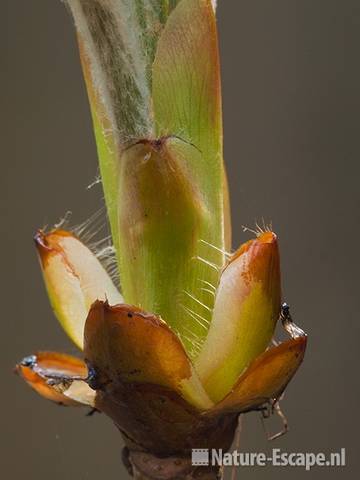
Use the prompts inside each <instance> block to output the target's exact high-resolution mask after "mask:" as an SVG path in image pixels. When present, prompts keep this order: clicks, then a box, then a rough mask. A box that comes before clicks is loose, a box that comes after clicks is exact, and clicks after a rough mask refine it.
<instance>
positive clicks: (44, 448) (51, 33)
mask: <svg viewBox="0 0 360 480" xmlns="http://www.w3.org/2000/svg"><path fill="white" fill-rule="evenodd" d="M219 4H220V5H219V9H218V23H219V32H220V42H221V51H222V69H223V92H224V93H223V96H224V120H225V153H226V162H227V166H228V170H229V177H230V184H231V195H232V205H233V223H234V246H236V245H238V244H239V242H241V241H243V240H245V239H247V238H248V235H247V234H244V233H243V232H242V228H241V226H242V225H247V226H253V225H254V222H255V220H256V219H258V220H259V219H261V218H262V217H264V218H265V220H266V221H270V220H272V222H273V225H274V228H275V229H276V231H277V232H278V234H279V237H280V242H281V253H282V270H283V285H284V296H285V298H286V300H287V301H288V302H289V303H290V304H291V306H292V312H293V314H294V316H295V318H296V321H297V322H298V323H299V324H300V325H301V326H302V327H303V328H304V329H305V330H306V331H307V332H308V334H309V348H308V352H307V355H306V359H305V363H304V364H303V367H302V368H301V370H300V372H299V373H298V375H297V377H296V378H295V380H294V381H293V382H292V383H291V385H290V387H289V388H288V390H287V393H286V398H285V400H284V402H283V404H282V405H283V409H284V411H285V412H286V415H287V417H288V420H289V423H290V428H291V430H290V432H289V433H288V435H286V436H285V437H283V438H281V439H280V440H278V441H276V442H274V443H268V442H267V441H266V438H265V435H264V433H263V430H262V427H261V424H260V420H259V416H258V414H255V413H252V414H248V415H247V416H246V419H245V424H244V431H243V438H242V444H241V448H242V449H243V450H244V451H265V452H268V451H269V450H270V449H271V448H272V447H280V448H282V449H284V450H286V451H289V452H291V451H299V452H304V451H314V452H325V453H327V452H330V451H336V450H339V449H340V448H341V447H346V449H347V462H348V465H347V467H346V468H344V469H341V470H339V469H327V468H314V470H313V471H312V473H311V474H310V475H311V478H315V479H325V478H326V479H332V478H334V479H335V478H342V479H353V478H355V477H357V473H358V471H359V461H358V457H357V456H356V455H358V453H357V451H358V446H359V434H358V428H359V421H358V408H357V407H358V400H359V371H358V367H359V347H358V345H359V308H358V303H357V300H358V298H359V293H358V292H359V273H358V269H359V266H360V265H359V247H358V243H359V233H360V232H359V195H358V193H359V172H360V169H359V154H360V144H359V142H360V140H359V137H360V135H359V121H360V118H359V117H360V65H359V47H360V28H359V27H360V3H359V2H358V0H345V1H340V0H239V1H236V2H235V1H233V2H229V1H225V0H220V2H219ZM0 32H1V33H0V34H1V36H4V38H3V39H2V41H1V43H0V45H1V78H0V82H1V96H2V99H1V122H2V123H3V125H2V128H1V137H2V139H1V145H2V148H1V165H2V168H1V176H0V179H1V197H2V198H1V209H2V214H1V222H2V228H1V230H2V233H1V242H2V245H1V251H2V261H1V283H2V287H1V291H2V293H3V296H2V299H3V300H2V334H1V339H2V346H1V357H2V358H1V368H2V374H1V382H2V383H1V398H2V400H1V417H2V419H1V442H2V447H1V449H0V452H1V456H2V460H1V465H0V471H1V478H4V479H15V480H20V479H23V478H27V479H35V478H36V479H40V480H41V479H49V478H51V479H52V480H60V479H61V480H62V479H63V478H68V479H70V480H72V479H77V480H78V479H84V480H85V479H87V480H93V479H98V478H106V479H107V480H112V479H113V480H115V479H119V478H124V479H125V478H126V474H125V472H124V470H123V468H122V466H121V459H120V452H121V439H120V435H119V434H118V432H117V431H116V429H115V428H114V427H113V426H112V425H111V423H110V421H109V420H108V419H106V418H105V417H103V416H101V415H94V416H93V417H91V418H87V417H85V413H84V411H83V410H80V409H79V410H76V409H73V410H71V409H65V408H60V407H57V406H55V405H52V404H50V403H49V402H46V401H44V400H42V399H40V398H39V397H38V396H37V395H36V394H35V393H33V392H32V391H31V390H30V389H29V388H27V387H26V386H25V385H24V384H23V382H22V381H20V380H19V379H17V378H16V377H15V376H14V375H12V373H11V370H12V366H13V365H14V363H15V362H16V361H17V360H19V359H20V358H21V357H23V356H24V355H26V354H28V353H31V352H33V351H36V349H54V350H60V351H67V352H73V353H75V349H74V347H73V346H72V345H71V344H70V342H69V341H68V340H67V338H66V337H65V335H64V334H63V333H62V331H61V329H60V327H59V326H58V324H57V322H56V320H55V319H54V316H53V314H52V312H51V310H50V307H49V304H48V302H47V298H46V295H45V291H44V288H43V284H42V280H41V276H40V271H39V268H38V264H37V259H36V257H35V252H34V248H33V244H32V234H33V232H34V230H35V229H36V228H37V227H39V226H42V225H44V224H52V223H54V222H56V221H57V220H58V219H59V217H61V216H62V215H63V214H64V213H65V212H66V211H67V210H72V211H73V217H72V221H73V222H74V223H77V222H80V221H82V220H84V219H86V218H87V217H89V216H90V214H92V213H93V212H94V211H96V210H97V209H98V208H99V207H100V206H101V187H100V186H96V187H94V188H93V189H91V190H86V186H87V185H88V184H89V183H91V182H92V180H93V179H94V177H95V175H96V172H97V164H96V153H95V144H94V140H93V135H92V131H91V124H90V116H89V109H88V104H87V98H86V94H85V90H84V85H83V80H82V76H81V71H80V66H79V61H78V54H77V47H76V43H75V38H74V31H73V28H72V24H71V20H70V17H69V15H68V13H67V11H66V9H65V8H64V5H63V4H62V3H61V2H60V1H58V0H56V1H49V0H2V2H1V29H0ZM270 428H272V429H273V430H276V429H277V428H279V424H278V423H276V421H274V422H272V421H271V422H270ZM310 475H308V474H307V473H306V472H305V471H304V470H303V469H297V468H292V469H285V468H273V467H266V468H261V469H253V470H250V469H248V468H246V469H243V470H242V471H240V473H239V475H238V478H247V479H255V478H256V479H257V480H261V479H265V478H266V479H275V478H276V479H282V478H291V479H301V478H304V477H305V476H307V477H309V476H310Z"/></svg>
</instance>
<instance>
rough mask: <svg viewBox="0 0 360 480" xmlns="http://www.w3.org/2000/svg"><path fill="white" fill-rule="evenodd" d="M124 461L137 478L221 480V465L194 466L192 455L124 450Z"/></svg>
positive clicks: (147, 479) (137, 479)
mask: <svg viewBox="0 0 360 480" xmlns="http://www.w3.org/2000/svg"><path fill="white" fill-rule="evenodd" d="M123 462H124V464H125V466H126V467H127V469H128V471H129V473H130V475H132V476H133V478H134V479H135V480H221V479H222V469H221V468H220V467H219V466H200V467H199V466H193V465H192V464H191V458H190V457H180V456H171V457H164V458H160V457H155V456H154V455H151V454H149V453H145V452H134V451H133V452H130V451H129V450H128V449H127V448H124V451H123Z"/></svg>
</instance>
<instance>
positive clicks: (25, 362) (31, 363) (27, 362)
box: [20, 355, 37, 368]
mask: <svg viewBox="0 0 360 480" xmlns="http://www.w3.org/2000/svg"><path fill="white" fill-rule="evenodd" d="M36 362H37V358H36V355H29V356H28V357H25V358H23V359H22V360H21V362H20V365H21V366H22V367H29V368H33V367H35V365H36Z"/></svg>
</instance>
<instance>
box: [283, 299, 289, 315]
mask: <svg viewBox="0 0 360 480" xmlns="http://www.w3.org/2000/svg"><path fill="white" fill-rule="evenodd" d="M281 314H282V316H283V317H288V316H289V315H290V307H289V305H288V304H287V303H286V302H284V303H283V304H282V305H281Z"/></svg>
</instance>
